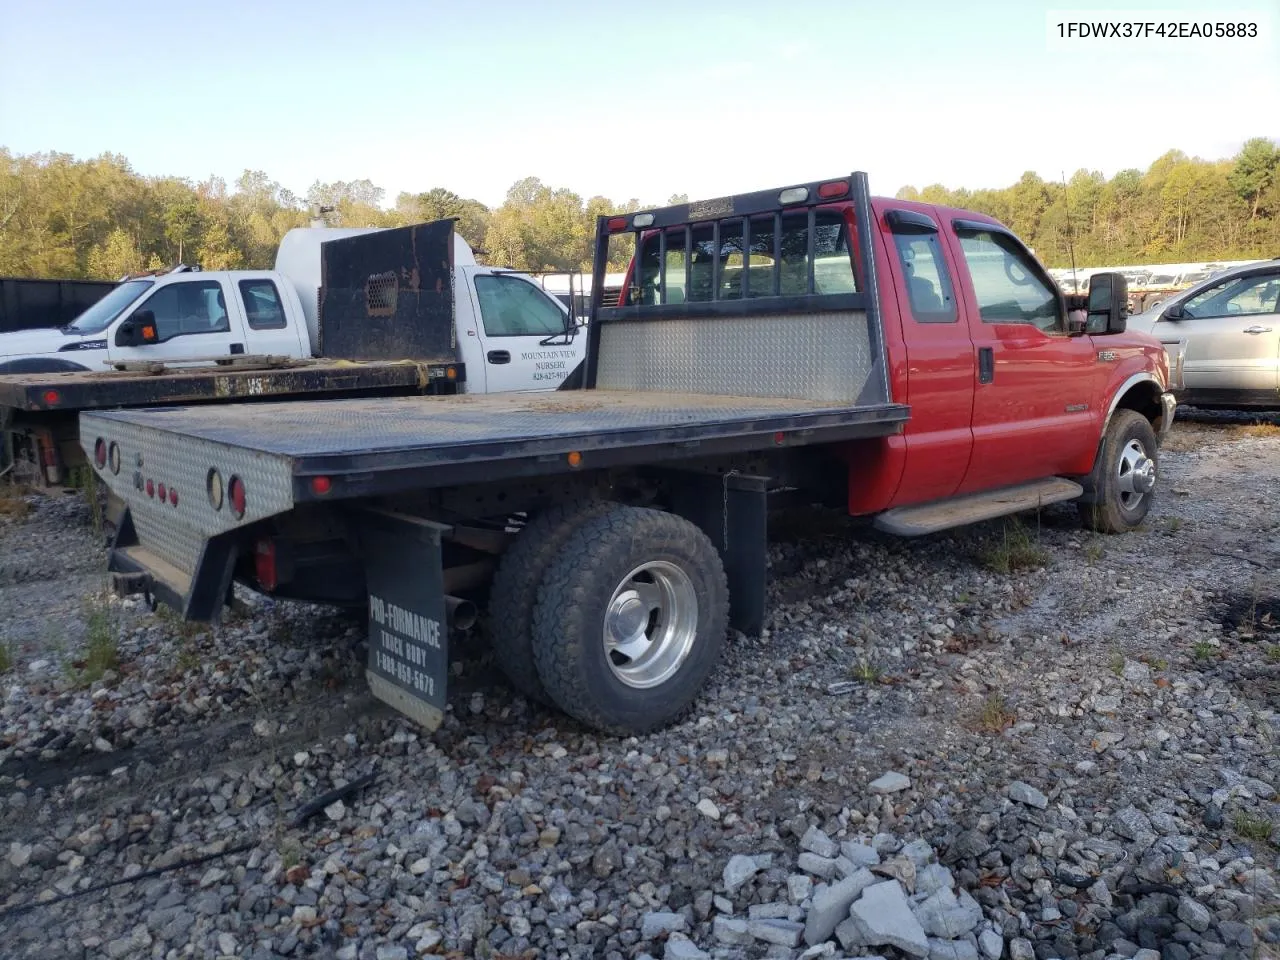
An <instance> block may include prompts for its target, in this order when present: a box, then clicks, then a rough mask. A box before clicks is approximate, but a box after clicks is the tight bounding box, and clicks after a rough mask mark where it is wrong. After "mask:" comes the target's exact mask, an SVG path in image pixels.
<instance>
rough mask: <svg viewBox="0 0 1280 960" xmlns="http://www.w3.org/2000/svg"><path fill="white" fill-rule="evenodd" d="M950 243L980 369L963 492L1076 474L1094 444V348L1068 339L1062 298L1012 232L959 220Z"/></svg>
mask: <svg viewBox="0 0 1280 960" xmlns="http://www.w3.org/2000/svg"><path fill="white" fill-rule="evenodd" d="M947 239H948V246H949V247H950V248H951V250H952V258H953V260H955V262H956V263H957V265H958V266H960V265H963V270H962V273H961V278H960V279H961V282H960V286H961V290H962V292H963V300H964V303H963V309H964V312H965V315H966V320H967V322H968V326H969V333H970V336H971V337H972V338H973V346H974V353H975V360H976V362H975V376H976V381H975V386H974V399H973V455H972V457H971V458H970V462H969V469H968V470H967V472H966V473H965V478H964V481H963V483H962V484H961V485H960V489H959V491H958V492H961V493H967V492H973V491H977V490H987V489H992V488H996V487H1001V486H1006V485H1009V484H1013V483H1019V482H1021V481H1025V480H1033V479H1039V478H1042V477H1048V476H1054V475H1056V474H1062V473H1071V472H1073V471H1075V470H1078V469H1079V467H1080V464H1081V463H1082V462H1083V463H1085V464H1087V463H1089V462H1091V455H1092V452H1093V451H1094V450H1095V449H1096V447H1097V444H1098V429H1099V424H1100V420H1099V410H1098V409H1097V407H1098V398H1097V395H1096V394H1097V390H1098V372H1097V365H1098V358H1097V354H1096V351H1095V347H1094V343H1093V341H1092V339H1091V338H1090V337H1088V336H1084V335H1078V336H1069V335H1068V333H1067V327H1066V319H1067V318H1066V302H1065V300H1064V299H1063V296H1062V293H1061V291H1059V289H1058V287H1057V285H1056V284H1055V283H1054V282H1053V281H1052V280H1051V279H1050V278H1049V275H1048V274H1047V273H1046V272H1045V270H1044V268H1043V267H1042V266H1041V265H1040V264H1039V263H1038V262H1037V261H1036V259H1035V257H1033V256H1032V255H1031V253H1030V252H1029V251H1028V250H1027V249H1026V247H1024V246H1023V245H1022V243H1021V242H1020V241H1019V240H1018V239H1017V238H1016V237H1015V236H1014V235H1013V234H1012V233H1010V232H1009V231H1008V230H1006V229H1005V228H1003V227H1001V226H998V225H995V224H988V223H985V222H980V221H969V220H953V221H952V223H951V224H950V229H949V230H948V231H947ZM1086 469H1087V467H1086Z"/></svg>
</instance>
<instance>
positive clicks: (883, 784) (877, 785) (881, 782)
mask: <svg viewBox="0 0 1280 960" xmlns="http://www.w3.org/2000/svg"><path fill="white" fill-rule="evenodd" d="M910 786H911V780H910V779H909V778H908V777H906V776H904V775H903V774H901V773H898V772H897V771H896V770H890V771H889V772H888V773H886V774H884V775H883V776H880V777H877V778H876V779H875V780H872V781H871V783H870V785H869V786H868V787H867V789H869V790H870V791H871V792H872V793H897V792H898V791H900V790H906V789H907V788H908V787H910Z"/></svg>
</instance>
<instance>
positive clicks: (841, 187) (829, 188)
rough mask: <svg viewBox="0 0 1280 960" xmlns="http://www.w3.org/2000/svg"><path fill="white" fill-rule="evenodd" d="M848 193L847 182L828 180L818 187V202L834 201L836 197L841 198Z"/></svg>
mask: <svg viewBox="0 0 1280 960" xmlns="http://www.w3.org/2000/svg"><path fill="white" fill-rule="evenodd" d="M848 192H849V181H847V180H830V181H828V182H827V183H824V184H822V185H821V186H819V187H818V198H819V199H820V200H834V199H835V198H836V197H843V196H844V195H845V194H846V193H848Z"/></svg>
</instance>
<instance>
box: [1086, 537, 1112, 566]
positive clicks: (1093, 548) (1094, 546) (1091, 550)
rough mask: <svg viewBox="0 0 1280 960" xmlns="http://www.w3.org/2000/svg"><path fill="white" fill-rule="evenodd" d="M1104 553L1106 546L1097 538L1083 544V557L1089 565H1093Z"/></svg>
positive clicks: (1105, 553)
mask: <svg viewBox="0 0 1280 960" xmlns="http://www.w3.org/2000/svg"><path fill="white" fill-rule="evenodd" d="M1106 555H1107V550H1106V548H1105V547H1104V546H1103V545H1102V544H1101V542H1099V541H1097V540H1095V541H1093V542H1092V543H1086V544H1085V545H1084V559H1085V561H1086V562H1087V563H1088V564H1089V566H1093V565H1094V564H1095V563H1097V562H1098V561H1099V560H1101V559H1102V558H1103V557H1105V556H1106Z"/></svg>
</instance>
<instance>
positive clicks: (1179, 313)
mask: <svg viewBox="0 0 1280 960" xmlns="http://www.w3.org/2000/svg"><path fill="white" fill-rule="evenodd" d="M1160 319H1161V320H1185V319H1187V314H1186V311H1185V310H1183V309H1182V304H1180V303H1175V304H1171V305H1170V307H1169V309H1168V310H1166V311H1165V312H1164V313H1163V314H1161V316H1160Z"/></svg>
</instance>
